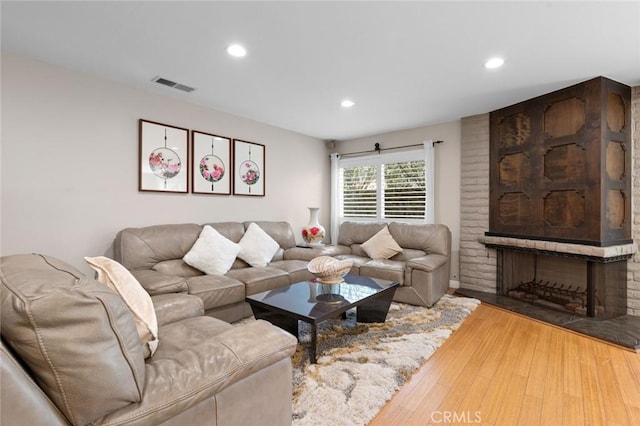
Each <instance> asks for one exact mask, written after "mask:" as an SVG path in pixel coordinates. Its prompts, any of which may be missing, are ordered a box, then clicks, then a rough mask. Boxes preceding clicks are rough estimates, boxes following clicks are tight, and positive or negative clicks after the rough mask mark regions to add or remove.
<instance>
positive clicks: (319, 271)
mask: <svg viewBox="0 0 640 426" xmlns="http://www.w3.org/2000/svg"><path fill="white" fill-rule="evenodd" d="M351 266H353V260H339V259H335V258H333V257H330V256H318V257H316V258H314V259H312V260H311V261H309V264H308V265H307V269H308V270H309V272H311V273H312V274H313V275H315V276H316V278H317V281H318V282H319V283H323V284H339V283H341V282H343V281H344V278H343V277H344V276H345V275H346V274H347V272H349V271H350V270H351Z"/></svg>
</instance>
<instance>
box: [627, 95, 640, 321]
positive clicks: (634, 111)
mask: <svg viewBox="0 0 640 426" xmlns="http://www.w3.org/2000/svg"><path fill="white" fill-rule="evenodd" d="M631 141H632V149H631V152H632V160H631V161H632V164H633V174H632V179H633V185H632V187H633V195H632V197H633V198H632V199H633V204H632V205H631V216H632V218H633V225H632V226H631V234H632V238H633V240H634V242H636V243H637V242H639V241H640V86H637V87H633V88H632V89H631ZM627 266H628V279H627V285H628V287H627V307H628V309H627V312H628V313H629V315H634V316H640V253H636V254H635V256H633V259H630V260H629V261H628V262H627Z"/></svg>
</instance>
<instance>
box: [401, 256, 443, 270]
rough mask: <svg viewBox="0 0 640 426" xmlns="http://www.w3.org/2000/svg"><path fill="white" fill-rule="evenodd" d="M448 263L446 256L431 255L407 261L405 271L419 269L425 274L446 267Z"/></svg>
mask: <svg viewBox="0 0 640 426" xmlns="http://www.w3.org/2000/svg"><path fill="white" fill-rule="evenodd" d="M448 261H449V257H448V256H444V255H442V254H435V253H432V254H428V255H426V256H420V257H416V258H413V259H410V260H408V261H407V269H409V270H411V269H419V270H421V271H425V272H433V271H435V270H436V269H438V268H440V267H442V266H444V265H446V264H447V262H448Z"/></svg>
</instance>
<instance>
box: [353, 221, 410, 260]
mask: <svg viewBox="0 0 640 426" xmlns="http://www.w3.org/2000/svg"><path fill="white" fill-rule="evenodd" d="M360 247H361V248H362V250H364V252H365V253H367V255H368V256H369V257H370V258H372V259H378V260H379V259H389V258H390V257H393V256H395V255H396V254H398V253H400V252H401V251H402V247H400V246H399V245H398V243H397V242H396V240H394V239H393V236H391V233H390V232H389V227H388V226H387V225H385V226H384V228H382V229H381V230H380V231H379V232H378V233H377V234H376V235H374V236H373V237H371V238H369V239H368V240H367V241H365V242H364V243H362V245H361V246H360Z"/></svg>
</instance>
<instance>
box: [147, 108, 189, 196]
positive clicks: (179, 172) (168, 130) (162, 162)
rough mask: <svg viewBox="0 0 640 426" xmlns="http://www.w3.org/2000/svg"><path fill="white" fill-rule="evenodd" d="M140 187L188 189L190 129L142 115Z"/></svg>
mask: <svg viewBox="0 0 640 426" xmlns="http://www.w3.org/2000/svg"><path fill="white" fill-rule="evenodd" d="M138 126H139V127H138V139H139V148H138V190H139V191H151V192H176V193H187V192H189V130H188V129H184V128H181V127H176V126H171V125H168V124H163V123H157V122H155V121H149V120H144V119H140V120H139V125H138Z"/></svg>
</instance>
